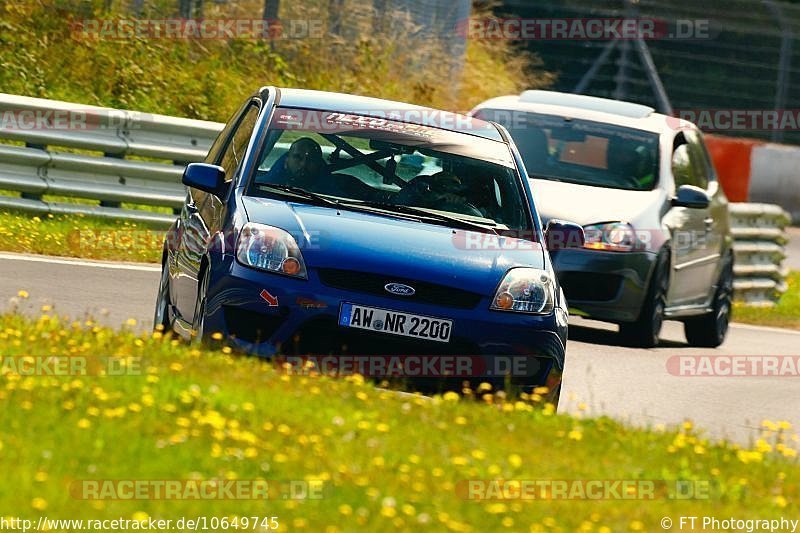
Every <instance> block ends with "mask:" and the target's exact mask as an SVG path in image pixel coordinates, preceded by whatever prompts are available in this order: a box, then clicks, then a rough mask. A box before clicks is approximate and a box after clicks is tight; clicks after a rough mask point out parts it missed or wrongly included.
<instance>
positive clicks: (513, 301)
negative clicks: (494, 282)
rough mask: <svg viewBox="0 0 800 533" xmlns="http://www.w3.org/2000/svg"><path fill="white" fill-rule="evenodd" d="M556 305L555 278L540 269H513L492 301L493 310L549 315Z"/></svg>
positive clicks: (507, 274)
mask: <svg viewBox="0 0 800 533" xmlns="http://www.w3.org/2000/svg"><path fill="white" fill-rule="evenodd" d="M554 305H555V283H554V280H553V277H552V276H551V275H550V274H548V273H547V272H546V271H544V270H540V269H538V268H512V269H511V270H509V271H508V272H507V273H506V277H505V278H503V282H502V283H501V284H500V286H499V287H498V288H497V292H496V293H495V295H494V299H493V300H492V305H491V308H492V309H496V310H498V311H517V312H519V313H534V314H539V315H548V314H550V313H551V312H552V311H553V306H554Z"/></svg>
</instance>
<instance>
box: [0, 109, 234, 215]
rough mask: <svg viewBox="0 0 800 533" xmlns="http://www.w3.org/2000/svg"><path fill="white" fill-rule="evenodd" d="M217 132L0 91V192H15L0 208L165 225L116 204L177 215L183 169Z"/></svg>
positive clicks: (199, 124) (207, 126) (203, 125)
mask: <svg viewBox="0 0 800 533" xmlns="http://www.w3.org/2000/svg"><path fill="white" fill-rule="evenodd" d="M223 126H224V125H223V124H220V123H217V122H208V121H204V120H190V119H184V118H176V117H170V116H166V115H155V114H149V113H141V112H137V111H124V110H119V109H109V108H103V107H95V106H86V105H82V104H73V103H69V102H59V101H55V100H45V99H41V98H29V97H25V96H16V95H9V94H1V93H0V143H2V142H5V143H6V144H0V191H2V190H6V191H15V192H18V193H21V197H12V196H9V195H2V193H0V208H5V209H16V210H23V211H27V212H34V213H54V214H73V213H82V214H85V215H93V216H99V217H103V218H115V219H123V220H131V221H141V222H150V223H153V224H155V225H159V226H166V225H169V224H170V223H171V222H172V220H174V218H175V217H174V215H168V214H164V213H156V212H153V211H147V210H143V209H130V208H123V207H122V205H121V204H123V203H128V204H134V205H143V206H162V207H169V208H172V209H173V211H174V210H177V209H179V208H180V206H181V205H182V203H183V200H184V197H185V189H184V187H183V186H182V185H181V183H180V178H181V174H182V173H183V168H184V166H185V164H187V163H191V162H195V161H201V160H202V159H203V158H205V156H206V153H207V152H208V149H209V148H210V146H211V143H212V142H213V141H214V139H215V138H216V136H217V134H218V133H219V132H220V130H221V129H222V127H223ZM144 158H147V159H151V160H150V161H147V160H143V159H144ZM153 159H156V160H161V162H158V161H153ZM47 195H51V196H61V197H68V198H75V199H83V200H99V202H100V203H99V205H91V204H87V203H70V202H63V201H62V202H53V201H47V199H46V196H47Z"/></svg>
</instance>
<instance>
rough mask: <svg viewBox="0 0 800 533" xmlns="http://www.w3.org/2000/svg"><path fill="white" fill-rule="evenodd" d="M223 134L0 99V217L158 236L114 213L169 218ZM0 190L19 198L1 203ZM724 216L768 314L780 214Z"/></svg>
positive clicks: (774, 295)
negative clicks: (51, 218)
mask: <svg viewBox="0 0 800 533" xmlns="http://www.w3.org/2000/svg"><path fill="white" fill-rule="evenodd" d="M31 121H33V122H31ZM28 126H32V127H28ZM223 126H224V124H221V123H217V122H208V121H204V120H190V119H184V118H176V117H170V116H166V115H154V114H148V113H140V112H137V111H123V110H119V109H109V108H103V107H95V106H86V105H81V104H73V103H69V102H59V101H55V100H45V99H40V98H28V97H25V96H15V95H9V94H2V93H0V209H16V210H22V211H27V212H31V213H37V214H46V213H53V214H77V213H81V214H85V215H93V216H99V217H104V218H114V219H122V220H130V221H139V222H148V223H151V224H154V225H156V226H163V227H166V226H168V225H169V224H171V223H172V221H173V220H174V219H175V216H174V215H168V214H164V213H156V212H153V211H147V210H143V209H130V208H127V209H126V208H123V207H122V204H123V203H129V204H135V205H144V206H162V207H169V208H171V209H173V212H177V210H178V209H180V207H181V205H182V204H183V201H184V197H185V189H184V187H183V185H181V183H180V179H181V174H182V173H183V168H184V165H185V164H187V163H190V162H194V161H201V160H202V159H203V158H205V156H206V153H207V152H208V149H209V148H210V146H211V143H212V142H213V141H214V139H215V138H216V136H217V134H218V133H219V132H220V131H221V130H222V127H223ZM4 141H5V142H6V144H3V142H4ZM9 141H10V142H11V143H16V144H9ZM286 148H288V146H287V147H286ZM131 158H133V159H131ZM142 158H150V159H160V160H161V162H156V161H152V160H151V161H145V160H142ZM3 190H6V191H15V192H18V193H21V195H22V197H12V196H8V195H3V194H2V192H1V191H3ZM47 195H52V196H60V197H68V198H76V199H83V200H98V201H99V205H88V204H86V203H68V202H63V201H62V202H53V201H48V200H47V199H46V196H47ZM730 214H731V226H732V232H733V236H734V246H733V247H734V254H735V259H734V274H735V281H734V291H735V295H736V298H737V299H738V300H741V301H744V302H747V303H751V304H755V305H771V304H772V303H773V302H774V301H776V300H777V299H778V297H779V296H780V294H781V293H782V292H784V291H785V290H786V283H785V278H786V274H787V272H786V269H784V268H783V267H781V262H782V261H783V259H784V258H785V252H784V248H783V245H784V244H785V243H786V239H785V237H784V233H783V228H784V227H785V226H786V225H787V224H788V223H789V222H790V218H789V215H788V213H786V212H785V211H784V210H783V209H781V208H780V207H779V206H776V205H770V204H742V203H732V204H730Z"/></svg>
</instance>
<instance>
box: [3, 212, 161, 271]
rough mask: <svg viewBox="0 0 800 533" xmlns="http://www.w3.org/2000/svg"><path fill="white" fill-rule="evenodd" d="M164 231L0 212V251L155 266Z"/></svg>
mask: <svg viewBox="0 0 800 533" xmlns="http://www.w3.org/2000/svg"><path fill="white" fill-rule="evenodd" d="M163 242H164V231H163V230H159V229H153V228H152V227H150V226H148V225H146V224H137V223H132V222H123V221H113V220H104V219H99V218H94V217H86V216H80V215H45V216H42V217H38V216H36V217H31V216H30V215H29V214H25V213H15V212H0V250H2V251H6V252H19V253H32V254H45V255H59V256H67V257H81V258H84V259H104V260H110V261H134V262H147V263H158V262H159V261H160V260H161V250H162V246H163Z"/></svg>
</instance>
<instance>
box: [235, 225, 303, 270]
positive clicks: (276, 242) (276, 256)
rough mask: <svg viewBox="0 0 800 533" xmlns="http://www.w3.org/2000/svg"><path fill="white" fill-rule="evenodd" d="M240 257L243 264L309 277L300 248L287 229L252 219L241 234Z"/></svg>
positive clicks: (238, 251) (238, 247) (238, 258)
mask: <svg viewBox="0 0 800 533" xmlns="http://www.w3.org/2000/svg"><path fill="white" fill-rule="evenodd" d="M236 259H237V260H238V261H239V262H240V263H242V264H243V265H246V266H249V267H253V268H258V269H261V270H266V271H268V272H275V273H278V274H285V275H287V276H293V277H296V278H303V279H307V277H308V276H307V273H306V264H305V261H303V254H302V253H300V247H299V246H297V241H295V240H294V237H292V236H291V235H290V234H289V233H288V232H287V231H285V230H282V229H281V228H276V227H273V226H267V225H264V224H256V223H254V222H248V223H247V224H245V225H244V227H242V231H241V233H239V240H238V242H237V243H236Z"/></svg>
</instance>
